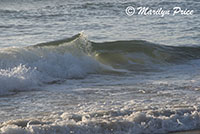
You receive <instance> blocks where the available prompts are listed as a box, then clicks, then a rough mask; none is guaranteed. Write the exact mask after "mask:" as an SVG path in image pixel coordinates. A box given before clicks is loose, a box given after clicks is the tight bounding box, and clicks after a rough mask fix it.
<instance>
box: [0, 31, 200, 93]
mask: <svg viewBox="0 0 200 134" xmlns="http://www.w3.org/2000/svg"><path fill="white" fill-rule="evenodd" d="M199 51H200V48H199V47H174V46H163V45H158V44H153V43H149V42H146V41H141V40H133V41H115V42H102V43H96V42H92V41H89V40H88V39H87V37H86V35H85V34H84V33H80V34H77V35H75V36H73V37H71V38H67V39H63V40H57V41H52V42H47V43H41V44H37V45H34V46H28V47H8V48H1V49H0V85H1V87H0V95H4V94H7V93H9V91H19V90H28V89H34V88H37V86H40V85H42V84H45V83H51V82H52V81H59V80H63V79H70V78H74V79H79V78H84V77H85V76H87V75H88V74H90V73H99V74H101V73H104V72H106V71H107V72H112V73H113V72H130V71H132V72H134V71H136V72H138V71H140V72H145V71H152V70H158V69H159V67H160V66H163V65H169V64H179V63H183V62H185V61H188V60H191V59H198V58H200V54H199Z"/></svg>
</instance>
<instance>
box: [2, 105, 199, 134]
mask: <svg viewBox="0 0 200 134" xmlns="http://www.w3.org/2000/svg"><path fill="white" fill-rule="evenodd" d="M199 128H200V110H199V109H197V108H190V109H173V110H172V109H171V110H170V109H160V110H148V111H130V109H126V110H119V111H96V112H94V113H85V112H83V113H80V112H79V114H69V113H67V112H66V113H65V112H64V113H55V114H52V115H50V116H48V117H44V118H43V119H42V120H40V121H39V120H34V119H27V120H15V121H9V122H5V123H3V124H2V125H1V128H0V132H1V133H2V134H71V133H73V134H86V133H87V134H94V133H95V134H110V133H113V134H133V133H134V134H141V133H143V134H149V133H152V134H156V133H157V134H158V133H159V134H161V133H168V132H174V131H183V130H192V129H199Z"/></svg>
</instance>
